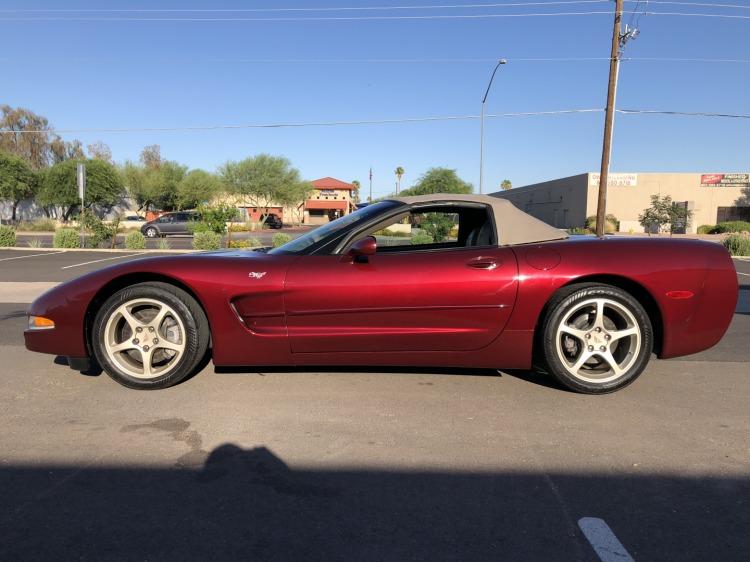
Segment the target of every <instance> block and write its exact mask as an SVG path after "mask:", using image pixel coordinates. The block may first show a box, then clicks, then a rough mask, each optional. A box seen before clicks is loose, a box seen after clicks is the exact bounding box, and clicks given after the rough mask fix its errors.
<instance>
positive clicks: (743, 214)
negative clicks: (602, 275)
mask: <svg viewBox="0 0 750 562" xmlns="http://www.w3.org/2000/svg"><path fill="white" fill-rule="evenodd" d="M607 183H608V188H607V214H612V215H614V216H616V217H617V218H618V219H619V220H620V231H621V232H629V231H631V230H632V231H634V232H643V227H642V226H641V225H640V224H639V223H638V215H639V214H641V213H642V212H643V210H644V209H646V208H647V207H649V206H650V204H651V195H657V194H658V195H661V196H664V195H669V196H670V197H672V200H673V201H675V202H679V203H686V204H687V207H688V209H690V210H691V211H692V212H693V216H692V219H691V220H690V222H689V224H688V225H687V232H689V233H694V232H696V229H697V228H698V226H699V225H702V224H716V223H717V222H722V221H727V220H750V173H710V174H708V173H610V174H609V180H608V182H607ZM598 189H599V174H598V173H593V172H589V173H585V174H579V175H577V176H570V177H567V178H560V179H555V180H550V181H546V182H542V183H536V184H533V185H526V186H523V187H516V188H513V189H510V190H507V191H499V192H497V193H492V194H491V195H493V196H495V197H501V198H503V199H508V200H510V201H511V202H512V203H513V204H514V205H515V206H516V207H518V208H519V209H521V210H523V211H526V212H527V213H529V214H530V215H532V216H535V217H537V218H539V219H541V220H543V221H545V222H547V223H548V224H551V225H553V226H556V227H558V228H572V227H577V226H584V224H585V222H586V217H589V216H591V215H595V214H596V204H597V194H598Z"/></svg>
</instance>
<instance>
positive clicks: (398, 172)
mask: <svg viewBox="0 0 750 562" xmlns="http://www.w3.org/2000/svg"><path fill="white" fill-rule="evenodd" d="M403 175H404V169H403V168H402V167H401V166H399V167H398V168H396V194H398V193H399V192H400V191H401V176H403Z"/></svg>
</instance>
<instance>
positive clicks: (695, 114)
mask: <svg viewBox="0 0 750 562" xmlns="http://www.w3.org/2000/svg"><path fill="white" fill-rule="evenodd" d="M615 111H616V112H617V113H623V114H626V115H636V114H642V115H677V116H683V117H721V118H724V119H750V115H742V114H737V113H712V112H707V111H663V110H657V109H616V110H615Z"/></svg>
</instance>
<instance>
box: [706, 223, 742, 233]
mask: <svg viewBox="0 0 750 562" xmlns="http://www.w3.org/2000/svg"><path fill="white" fill-rule="evenodd" d="M726 232H750V222H747V221H727V222H720V223H719V224H717V225H716V226H715V227H714V229H713V231H712V232H711V234H724V233H726Z"/></svg>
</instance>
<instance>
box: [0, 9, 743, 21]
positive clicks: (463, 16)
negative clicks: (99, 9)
mask: <svg viewBox="0 0 750 562" xmlns="http://www.w3.org/2000/svg"><path fill="white" fill-rule="evenodd" d="M624 13H628V14H629V13H632V12H629V11H628V12H624ZM592 15H612V12H609V11H587V12H547V13H540V12H529V13H523V14H426V15H415V16H303V17H296V16H295V17H260V18H256V17H181V18H177V17H99V16H95V17H59V16H42V17H13V18H7V17H0V21H24V22H26V21H50V22H51V21H57V22H98V23H101V22H186V23H191V22H192V23H197V22H209V23H210V22H215V23H226V22H304V21H393V20H478V19H496V18H528V17H556V16H592ZM738 17H739V16H738ZM748 17H750V16H748Z"/></svg>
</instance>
